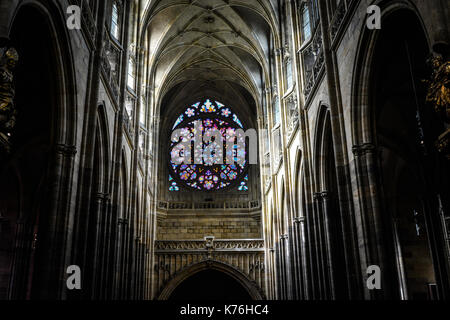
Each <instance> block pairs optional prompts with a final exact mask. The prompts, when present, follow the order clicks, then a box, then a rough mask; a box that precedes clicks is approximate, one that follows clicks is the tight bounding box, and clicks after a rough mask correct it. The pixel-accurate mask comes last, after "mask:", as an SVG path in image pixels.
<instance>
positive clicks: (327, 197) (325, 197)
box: [320, 191, 330, 200]
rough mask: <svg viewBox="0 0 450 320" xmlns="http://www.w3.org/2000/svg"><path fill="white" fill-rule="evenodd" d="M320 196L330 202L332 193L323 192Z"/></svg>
mask: <svg viewBox="0 0 450 320" xmlns="http://www.w3.org/2000/svg"><path fill="white" fill-rule="evenodd" d="M320 196H321V197H322V199H325V200H328V199H329V198H330V192H328V191H322V192H321V193H320Z"/></svg>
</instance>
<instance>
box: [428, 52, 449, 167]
mask: <svg viewBox="0 0 450 320" xmlns="http://www.w3.org/2000/svg"><path fill="white" fill-rule="evenodd" d="M431 64H432V67H433V74H432V77H431V80H430V81H426V83H427V84H428V94H427V102H429V103H432V104H433V106H434V108H435V111H436V112H437V113H438V114H439V115H440V116H441V118H442V120H443V121H444V122H446V123H447V124H450V77H449V75H450V61H444V59H443V58H442V57H440V56H438V57H434V58H433V59H432V60H431ZM436 147H437V149H438V151H439V152H440V153H443V154H444V155H446V157H447V158H448V159H449V160H450V128H447V131H445V132H444V133H443V134H441V135H440V136H439V138H438V141H436Z"/></svg>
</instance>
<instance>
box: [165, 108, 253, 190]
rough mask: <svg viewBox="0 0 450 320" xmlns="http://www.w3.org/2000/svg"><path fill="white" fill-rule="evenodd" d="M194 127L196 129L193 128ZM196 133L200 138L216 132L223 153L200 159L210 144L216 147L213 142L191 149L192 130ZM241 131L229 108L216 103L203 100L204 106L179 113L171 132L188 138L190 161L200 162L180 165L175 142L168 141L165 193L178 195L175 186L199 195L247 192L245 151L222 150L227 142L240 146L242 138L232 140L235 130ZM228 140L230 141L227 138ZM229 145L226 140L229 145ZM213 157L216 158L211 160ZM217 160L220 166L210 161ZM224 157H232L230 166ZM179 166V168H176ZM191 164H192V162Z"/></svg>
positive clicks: (240, 125)
mask: <svg viewBox="0 0 450 320" xmlns="http://www.w3.org/2000/svg"><path fill="white" fill-rule="evenodd" d="M196 124H197V127H196ZM196 129H199V130H200V131H201V134H202V136H203V137H208V138H209V137H211V132H212V131H213V130H215V132H220V134H221V136H222V140H223V141H222V142H223V148H219V150H224V151H225V152H220V153H217V152H216V153H214V152H211V153H210V154H209V155H208V156H202V155H204V150H205V149H207V148H208V146H209V147H211V146H213V145H214V144H215V145H216V146H217V145H218V144H217V143H216V142H215V140H214V139H210V140H209V142H205V141H204V140H202V143H199V144H197V145H195V144H194V143H193V141H194V135H195V130H196ZM238 129H242V130H243V129H244V126H243V124H242V122H241V120H240V119H239V117H238V116H237V114H236V113H234V112H233V110H232V109H231V108H230V107H227V106H225V105H224V104H222V103H220V102H218V101H211V100H210V99H207V100H206V101H205V102H204V103H201V102H197V103H195V104H193V105H191V106H189V107H187V108H185V109H184V110H183V112H182V113H181V114H180V115H179V117H178V118H177V120H176V121H175V123H174V125H173V127H172V132H173V131H175V130H179V132H180V133H181V134H180V135H181V136H184V137H190V139H191V143H192V145H193V146H194V150H193V152H191V156H192V158H193V159H194V158H196V157H197V159H198V157H199V156H200V159H202V162H201V164H200V163H198V162H197V163H196V164H184V163H181V161H180V160H181V159H182V158H183V156H184V154H183V152H181V153H180V150H179V149H177V148H176V146H177V145H178V143H179V141H171V145H170V148H169V172H170V174H169V190H170V191H179V190H180V188H179V185H183V186H184V187H187V188H188V189H191V190H192V189H193V190H200V191H217V190H223V189H226V188H231V187H233V186H236V185H237V186H238V188H237V190H238V191H248V187H247V181H248V175H247V173H246V172H247V165H248V161H247V158H246V156H247V151H246V150H245V149H239V148H238V145H237V144H233V147H232V148H231V150H228V149H227V148H226V144H227V139H233V141H234V142H237V140H235V139H241V141H240V142H244V144H245V137H240V136H237V137H236V130H238ZM230 137H231V138H230ZM233 141H231V140H229V142H232V143H233ZM214 157H216V158H214ZM217 157H219V158H220V159H221V160H223V161H220V163H217V161H214V160H215V159H217ZM227 157H228V158H229V157H232V158H233V159H234V163H230V164H228V163H227V161H226V159H227ZM179 163H181V164H179ZM192 163H194V162H192Z"/></svg>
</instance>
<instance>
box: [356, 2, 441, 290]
mask: <svg viewBox="0 0 450 320" xmlns="http://www.w3.org/2000/svg"><path fill="white" fill-rule="evenodd" d="M380 6H381V8H382V25H383V28H382V29H381V30H380V31H378V32H368V31H367V30H365V28H364V31H363V33H362V36H361V38H360V42H359V48H358V49H359V50H358V55H357V58H356V63H355V65H356V68H355V72H354V74H355V77H354V79H353V92H354V94H353V95H352V97H353V98H352V113H351V114H352V139H353V143H354V145H353V153H354V157H355V159H354V161H355V171H356V181H355V183H356V184H357V186H358V192H359V194H358V196H359V204H358V205H359V207H360V215H361V216H360V219H361V220H360V221H361V222H362V226H361V227H362V233H363V237H364V238H363V239H361V240H362V241H364V242H365V243H366V248H367V249H366V250H365V252H360V255H361V256H362V257H363V261H365V262H363V265H362V268H364V267H366V265H365V263H367V264H369V265H370V264H377V265H380V266H381V268H382V269H383V270H385V272H384V274H385V278H384V280H383V281H386V283H383V284H382V285H383V286H384V287H385V288H386V289H385V290H384V291H383V297H385V298H387V297H393V298H399V299H438V298H440V299H443V298H448V297H449V285H450V280H449V273H448V270H449V269H448V260H447V257H448V252H447V249H446V248H445V237H444V232H445V231H444V230H445V227H444V225H443V223H442V218H443V217H444V216H445V215H448V204H446V202H447V200H442V199H448V198H449V192H450V191H449V190H450V189H449V182H448V178H443V177H448V176H449V174H450V168H449V164H448V162H446V160H445V159H443V158H442V156H440V155H439V154H438V153H437V151H436V150H435V147H434V141H435V140H436V138H437V136H438V135H439V133H440V132H443V124H442V123H441V121H440V120H439V119H438V118H437V115H436V114H435V113H434V112H433V107H432V106H430V105H427V104H426V102H425V96H426V87H425V84H424V82H423V80H424V79H428V78H429V76H430V70H429V67H428V66H427V63H426V61H427V59H428V58H429V57H430V54H431V51H430V45H429V39H428V35H427V32H426V28H425V27H424V24H423V22H422V20H421V18H420V14H419V13H418V12H417V11H416V9H415V7H413V6H412V5H410V4H409V3H408V2H406V1H405V2H394V3H389V2H382V3H380ZM367 295H368V296H370V295H374V296H375V295H377V293H375V292H369V293H367Z"/></svg>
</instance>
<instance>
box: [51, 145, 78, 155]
mask: <svg viewBox="0 0 450 320" xmlns="http://www.w3.org/2000/svg"><path fill="white" fill-rule="evenodd" d="M55 151H56V153H58V154H62V155H64V156H68V157H73V156H75V155H76V154H77V148H76V147H75V146H73V145H68V144H57V145H56V146H55Z"/></svg>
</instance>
